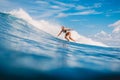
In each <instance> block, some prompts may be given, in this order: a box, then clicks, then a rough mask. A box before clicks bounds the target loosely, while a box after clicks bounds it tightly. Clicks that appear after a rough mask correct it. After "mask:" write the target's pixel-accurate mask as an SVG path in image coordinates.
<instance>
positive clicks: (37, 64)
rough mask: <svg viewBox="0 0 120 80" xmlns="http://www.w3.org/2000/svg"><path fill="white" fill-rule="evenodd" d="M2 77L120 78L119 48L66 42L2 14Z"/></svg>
mask: <svg viewBox="0 0 120 80" xmlns="http://www.w3.org/2000/svg"><path fill="white" fill-rule="evenodd" d="M0 80H120V48H112V47H100V46H91V45H85V44H78V43H73V42H67V41H64V40H61V39H58V38H55V37H53V36H52V35H50V34H48V33H46V32H44V31H42V30H39V29H37V28H35V27H34V26H33V25H31V24H29V23H28V22H26V21H24V20H22V19H19V18H17V17H15V16H12V15H10V14H7V13H0Z"/></svg>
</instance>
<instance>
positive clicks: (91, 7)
mask: <svg viewBox="0 0 120 80" xmlns="http://www.w3.org/2000/svg"><path fill="white" fill-rule="evenodd" d="M101 6H102V3H95V4H94V5H93V6H83V5H77V6H75V8H76V10H89V9H95V8H99V7H101Z"/></svg>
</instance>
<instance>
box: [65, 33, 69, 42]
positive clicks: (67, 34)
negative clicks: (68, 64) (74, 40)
mask: <svg viewBox="0 0 120 80" xmlns="http://www.w3.org/2000/svg"><path fill="white" fill-rule="evenodd" d="M68 36H69V32H68V33H66V34H65V39H67V40H68V41H70V40H69V38H68Z"/></svg>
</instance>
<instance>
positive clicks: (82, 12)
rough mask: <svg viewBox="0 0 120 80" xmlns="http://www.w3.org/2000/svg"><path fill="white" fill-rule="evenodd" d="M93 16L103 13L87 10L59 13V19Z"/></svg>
mask: <svg viewBox="0 0 120 80" xmlns="http://www.w3.org/2000/svg"><path fill="white" fill-rule="evenodd" d="M91 14H101V12H97V11H95V10H86V11H81V12H74V13H59V14H58V15H57V17H66V16H74V15H91Z"/></svg>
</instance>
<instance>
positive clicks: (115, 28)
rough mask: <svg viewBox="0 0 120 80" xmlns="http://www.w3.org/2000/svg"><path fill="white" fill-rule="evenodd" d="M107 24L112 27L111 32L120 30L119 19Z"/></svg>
mask: <svg viewBox="0 0 120 80" xmlns="http://www.w3.org/2000/svg"><path fill="white" fill-rule="evenodd" d="M109 26H111V27H114V30H113V33H118V32H120V20H118V21H116V22H115V23H113V24H110V25H109Z"/></svg>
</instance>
